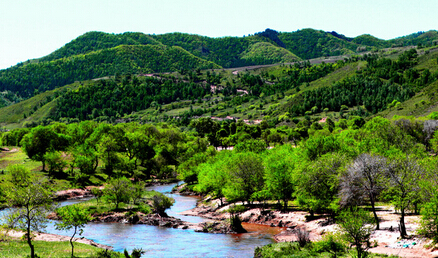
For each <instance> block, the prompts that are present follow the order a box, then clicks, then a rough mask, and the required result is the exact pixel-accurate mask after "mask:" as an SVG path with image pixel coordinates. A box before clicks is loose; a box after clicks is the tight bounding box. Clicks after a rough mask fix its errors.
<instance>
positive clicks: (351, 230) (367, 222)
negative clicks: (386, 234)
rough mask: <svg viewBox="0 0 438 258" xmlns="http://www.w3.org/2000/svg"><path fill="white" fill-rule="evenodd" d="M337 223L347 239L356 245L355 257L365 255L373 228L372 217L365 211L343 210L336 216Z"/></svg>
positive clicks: (359, 257)
mask: <svg viewBox="0 0 438 258" xmlns="http://www.w3.org/2000/svg"><path fill="white" fill-rule="evenodd" d="M338 225H339V227H340V228H341V230H342V231H344V232H345V235H346V237H347V239H348V241H349V242H350V243H351V244H352V245H354V246H356V251H357V257H358V258H361V257H365V255H366V253H367V250H368V248H369V241H370V236H371V233H372V232H373V231H374V230H373V228H374V227H373V219H372V218H371V216H369V214H368V213H367V212H366V211H363V210H357V209H356V208H355V209H353V211H344V212H342V213H341V214H340V216H339V218H338Z"/></svg>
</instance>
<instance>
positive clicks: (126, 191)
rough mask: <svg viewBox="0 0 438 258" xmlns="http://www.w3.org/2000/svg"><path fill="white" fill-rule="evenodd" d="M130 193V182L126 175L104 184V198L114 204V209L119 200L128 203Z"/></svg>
mask: <svg viewBox="0 0 438 258" xmlns="http://www.w3.org/2000/svg"><path fill="white" fill-rule="evenodd" d="M131 194H132V182H131V181H130V180H129V179H127V178H126V177H122V178H115V179H112V180H110V181H109V182H108V184H107V185H106V186H105V195H104V198H105V199H106V200H108V201H110V202H112V203H114V204H115V205H116V210H117V209H118V208H119V204H120V203H121V202H123V203H128V202H129V201H130V199H131Z"/></svg>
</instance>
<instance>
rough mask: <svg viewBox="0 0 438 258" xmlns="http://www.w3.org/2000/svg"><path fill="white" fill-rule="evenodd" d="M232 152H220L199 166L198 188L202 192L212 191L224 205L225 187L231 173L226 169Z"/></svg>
mask: <svg viewBox="0 0 438 258" xmlns="http://www.w3.org/2000/svg"><path fill="white" fill-rule="evenodd" d="M231 155H232V154H231V153H228V152H224V151H222V152H219V153H218V154H217V155H216V156H215V157H214V158H212V160H211V161H208V162H206V163H203V164H200V165H199V166H198V167H197V169H196V170H197V171H198V185H197V186H196V188H195V189H196V190H197V191H200V192H202V193H212V194H213V195H214V196H215V197H216V198H219V200H220V206H222V205H223V202H222V199H223V197H224V189H225V187H226V185H228V182H229V178H230V174H229V173H228V171H227V169H226V162H227V160H228V159H229V158H230V156H231Z"/></svg>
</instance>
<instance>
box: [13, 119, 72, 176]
mask: <svg viewBox="0 0 438 258" xmlns="http://www.w3.org/2000/svg"><path fill="white" fill-rule="evenodd" d="M21 145H22V146H23V149H24V151H25V152H26V154H27V155H28V156H29V158H30V159H32V160H36V161H41V162H42V163H43V169H42V170H43V171H45V170H46V167H45V165H46V158H45V154H46V153H48V152H52V151H62V150H65V149H66V148H67V147H68V145H69V137H68V136H66V135H64V134H61V133H59V134H58V133H56V132H55V131H53V130H51V128H49V127H44V126H37V127H35V128H33V129H32V130H31V131H30V133H28V134H26V135H25V136H24V137H23V139H22V140H21Z"/></svg>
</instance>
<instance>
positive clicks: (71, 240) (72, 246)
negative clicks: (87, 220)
mask: <svg viewBox="0 0 438 258" xmlns="http://www.w3.org/2000/svg"><path fill="white" fill-rule="evenodd" d="M76 231H77V227H75V232H74V233H73V236H71V238H70V245H71V257H72V258H73V257H74V255H73V252H74V248H75V247H74V245H73V238H74V237H75V235H76Z"/></svg>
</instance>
